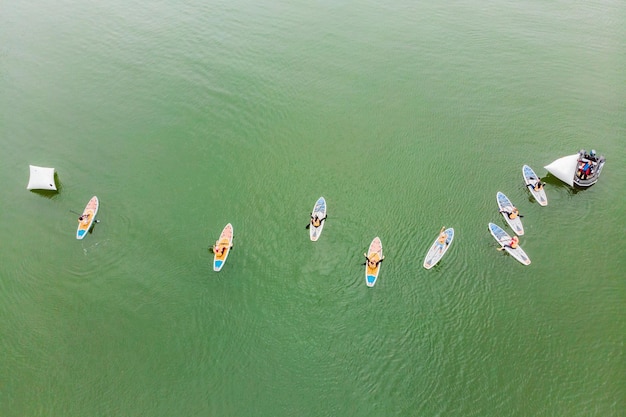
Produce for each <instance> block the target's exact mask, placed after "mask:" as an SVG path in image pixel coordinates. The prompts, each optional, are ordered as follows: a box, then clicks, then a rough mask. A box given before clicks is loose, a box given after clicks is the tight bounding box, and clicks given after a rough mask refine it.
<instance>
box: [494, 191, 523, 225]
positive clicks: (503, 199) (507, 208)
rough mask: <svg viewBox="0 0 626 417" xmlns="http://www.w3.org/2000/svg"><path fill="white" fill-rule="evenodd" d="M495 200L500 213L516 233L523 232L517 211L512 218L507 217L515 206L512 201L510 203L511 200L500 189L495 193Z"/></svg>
mask: <svg viewBox="0 0 626 417" xmlns="http://www.w3.org/2000/svg"><path fill="white" fill-rule="evenodd" d="M496 200H497V201H498V207H499V209H500V213H502V216H503V217H504V220H506V222H507V223H508V224H509V226H510V227H511V229H513V231H514V232H515V234H516V235H518V236H522V235H523V234H524V226H523V225H522V219H521V218H520V217H521V216H520V215H519V213H518V215H517V216H516V217H515V218H514V219H511V218H510V217H509V213H511V212H512V211H513V209H514V208H515V206H514V205H513V203H511V200H509V198H508V197H507V196H506V195H504V193H502V192H500V191H498V193H497V194H496Z"/></svg>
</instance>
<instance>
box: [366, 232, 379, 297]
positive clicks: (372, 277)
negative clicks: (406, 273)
mask: <svg viewBox="0 0 626 417" xmlns="http://www.w3.org/2000/svg"><path fill="white" fill-rule="evenodd" d="M367 258H368V259H370V260H372V261H379V260H381V259H383V244H382V242H381V241H380V239H379V238H378V237H375V238H374V240H372V243H370V247H369V249H368V250H367ZM381 265H382V262H381V263H379V264H378V265H376V267H375V268H370V266H369V265H368V263H367V262H365V284H367V286H368V287H373V286H374V284H376V280H377V279H378V274H380V266H381Z"/></svg>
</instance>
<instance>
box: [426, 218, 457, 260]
mask: <svg viewBox="0 0 626 417" xmlns="http://www.w3.org/2000/svg"><path fill="white" fill-rule="evenodd" d="M442 234H445V235H446V238H445V239H446V240H445V242H444V243H441V242H440V241H439V237H440V236H441V234H440V235H439V236H437V238H436V239H435V241H434V242H433V244H432V246H431V247H430V249H429V250H428V253H427V254H426V258H425V259H424V268H426V269H430V268H432V267H433V266H435V265H436V264H437V262H439V260H440V259H441V258H442V257H443V255H445V253H446V252H447V251H448V248H449V247H450V244H451V243H452V239H454V229H453V228H451V227H450V228H448V229H446V230H444V231H443V232H442Z"/></svg>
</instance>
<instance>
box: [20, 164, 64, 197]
mask: <svg viewBox="0 0 626 417" xmlns="http://www.w3.org/2000/svg"><path fill="white" fill-rule="evenodd" d="M29 166H30V179H29V180H28V185H27V186H26V189H27V190H54V191H56V189H57V186H56V184H55V182H54V168H46V167H38V166H35V165H29Z"/></svg>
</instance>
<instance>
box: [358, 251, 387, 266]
mask: <svg viewBox="0 0 626 417" xmlns="http://www.w3.org/2000/svg"><path fill="white" fill-rule="evenodd" d="M363 256H365V259H367V262H365V263H364V264H363V265H367V267H368V268H370V269H376V268H377V267H378V265H379V264H380V263H381V262H382V261H383V260H384V259H385V256H384V255H383V257H382V258H380V259H379V260H377V261H375V260H373V259H370V258H368V256H367V254H365V253H364V254H363Z"/></svg>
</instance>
